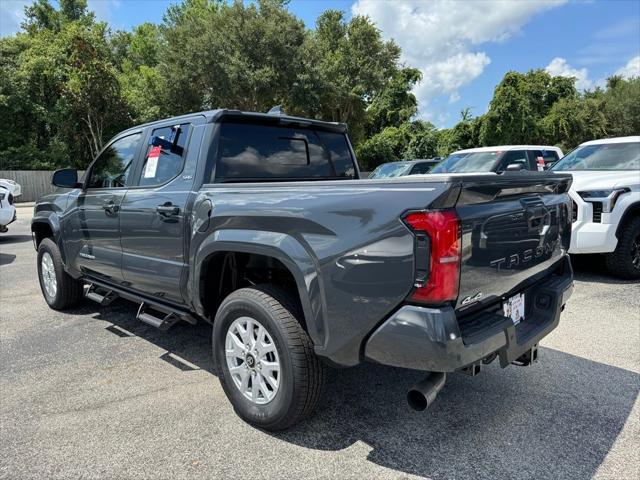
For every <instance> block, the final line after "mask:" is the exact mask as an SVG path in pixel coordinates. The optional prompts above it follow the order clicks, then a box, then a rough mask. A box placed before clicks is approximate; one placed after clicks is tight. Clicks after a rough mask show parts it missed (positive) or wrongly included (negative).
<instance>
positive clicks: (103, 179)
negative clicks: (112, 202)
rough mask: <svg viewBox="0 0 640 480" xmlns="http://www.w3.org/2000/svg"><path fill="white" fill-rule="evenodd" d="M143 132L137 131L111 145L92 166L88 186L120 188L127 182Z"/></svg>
mask: <svg viewBox="0 0 640 480" xmlns="http://www.w3.org/2000/svg"><path fill="white" fill-rule="evenodd" d="M141 140H142V134H141V133H135V134H133V135H129V136H126V137H123V138H120V139H119V140H116V141H115V142H113V143H112V144H111V145H109V146H108V147H107V148H106V149H105V150H104V151H103V152H102V153H101V154H100V156H99V157H98V158H97V160H96V161H95V162H94V164H93V167H91V176H90V177H89V182H88V184H87V188H119V187H124V186H126V184H127V179H128V178H129V175H130V174H131V166H132V163H133V160H134V158H135V156H136V153H137V151H138V148H139V147H140V141H141Z"/></svg>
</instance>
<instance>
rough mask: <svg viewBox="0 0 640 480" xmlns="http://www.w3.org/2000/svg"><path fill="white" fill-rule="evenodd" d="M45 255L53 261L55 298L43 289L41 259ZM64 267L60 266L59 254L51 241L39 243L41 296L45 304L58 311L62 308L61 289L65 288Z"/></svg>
mask: <svg viewBox="0 0 640 480" xmlns="http://www.w3.org/2000/svg"><path fill="white" fill-rule="evenodd" d="M45 253H48V254H49V255H51V259H52V260H53V268H54V270H55V274H56V296H55V297H50V296H49V294H48V293H47V290H46V289H45V288H44V284H43V281H42V257H43V255H44V254H45ZM64 274H65V272H64V267H63V266H62V260H61V258H60V252H59V251H58V247H57V246H56V244H55V243H53V241H51V240H50V239H48V238H45V239H44V240H42V242H40V245H39V246H38V281H39V282H40V290H42V296H43V297H44V300H45V301H46V302H47V304H48V305H49V306H50V307H51V308H54V309H58V308H61V307H62V289H63V288H65V284H64V280H65V278H64Z"/></svg>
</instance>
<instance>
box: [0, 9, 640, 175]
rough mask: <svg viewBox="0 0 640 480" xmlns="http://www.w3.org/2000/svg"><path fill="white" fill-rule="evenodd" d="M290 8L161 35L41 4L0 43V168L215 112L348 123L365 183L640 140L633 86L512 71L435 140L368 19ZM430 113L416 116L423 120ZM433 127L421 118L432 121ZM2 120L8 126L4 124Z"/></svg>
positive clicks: (166, 26) (41, 163)
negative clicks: (500, 149) (280, 110)
mask: <svg viewBox="0 0 640 480" xmlns="http://www.w3.org/2000/svg"><path fill="white" fill-rule="evenodd" d="M287 3H288V2H287V1H286V0H257V1H255V2H243V1H241V0H235V1H233V2H227V1H220V0H185V1H183V2H182V3H179V4H174V5H171V6H170V7H169V8H168V10H167V11H166V12H165V15H164V18H163V20H162V22H160V23H159V24H154V23H143V24H141V25H138V26H136V27H135V28H133V29H132V30H131V31H123V30H113V29H111V28H110V27H109V26H108V25H107V24H106V23H104V22H99V21H97V20H96V18H95V15H94V14H93V13H92V12H90V11H89V10H88V8H87V0H59V1H58V2H56V3H55V4H54V3H52V2H50V1H49V0H35V1H33V3H32V4H31V5H29V6H27V7H26V8H25V20H24V22H23V24H22V30H21V31H20V32H19V33H18V34H16V35H13V36H9V37H3V38H0V114H1V115H2V118H3V120H5V121H3V122H2V123H0V168H2V169H38V168H43V169H50V168H57V167H61V166H67V165H72V166H75V167H78V168H84V167H86V166H87V164H88V163H89V162H90V161H91V159H92V158H93V156H94V155H95V154H96V152H97V151H98V150H99V149H100V148H101V146H102V145H103V144H104V142H105V141H107V140H108V139H109V138H110V137H111V136H112V135H113V134H115V133H117V132H118V131H120V130H123V129H125V128H127V127H129V126H131V125H134V124H137V123H143V122H146V121H149V120H154V119H158V118H163V117H167V116H172V115H179V114H183V113H187V112H193V111H198V110H205V109H211V108H235V109H241V110H252V111H267V110H268V109H269V108H271V107H272V106H274V105H282V106H283V107H284V110H285V111H286V112H287V113H290V114H295V115H301V116H308V117H312V118H319V119H323V120H329V121H339V122H346V123H348V124H349V132H350V136H351V139H352V142H353V143H354V146H355V148H356V153H357V155H358V158H359V161H360V163H361V165H362V167H363V168H364V169H365V170H368V169H372V168H374V167H375V166H377V165H378V164H380V163H383V162H388V161H394V160H399V159H404V158H429V157H433V156H435V155H446V154H448V153H449V152H451V151H453V150H455V149H460V148H467V147H473V146H480V145H489V144H505V143H507V144H508V143H537V142H540V143H547V144H557V145H561V146H562V147H563V148H565V149H567V148H571V147H573V146H575V145H576V144H578V143H580V142H582V141H584V140H589V139H592V138H597V137H603V136H619V135H629V134H638V133H639V132H640V79H638V78H636V79H623V78H620V77H612V78H610V79H609V80H608V82H607V84H606V85H605V86H603V87H602V88H597V89H595V90H593V91H587V92H579V91H577V90H576V88H575V79H572V78H565V77H553V76H551V75H549V74H548V73H547V72H545V71H542V70H532V71H529V72H526V73H519V72H508V73H507V74H506V75H505V76H504V78H503V79H502V81H501V82H500V83H499V84H498V85H497V86H496V89H495V92H494V96H493V99H492V100H491V103H490V105H489V109H488V111H487V112H486V113H485V114H483V115H480V116H477V117H473V116H472V114H471V110H470V109H464V110H463V111H462V112H461V118H460V121H459V122H458V123H457V124H456V125H455V126H454V127H453V128H449V129H441V130H438V129H437V128H436V127H435V126H434V125H433V124H432V123H430V122H428V121H426V120H424V119H420V118H419V117H418V102H417V99H416V97H415V96H414V94H413V93H412V91H413V89H414V87H415V86H416V85H417V84H418V83H419V82H420V81H421V73H420V71H419V70H418V69H415V68H412V67H411V66H407V65H404V64H403V63H401V61H400V55H401V51H400V48H399V47H398V45H397V44H395V43H394V42H393V41H387V40H384V39H383V37H382V35H381V32H380V31H379V29H378V28H377V27H376V25H374V24H373V23H372V22H371V21H370V20H369V19H368V18H367V17H361V16H354V17H353V18H351V19H350V20H347V19H346V18H345V15H344V13H343V12H340V11H336V10H327V11H325V12H324V13H322V14H321V15H320V16H319V17H318V19H317V21H316V24H315V26H314V28H307V27H306V26H305V25H304V23H303V22H302V21H301V20H300V19H299V18H297V17H296V16H295V15H293V14H292V13H291V12H290V11H289V10H288V9H287ZM423 113H424V112H423ZM426 114H427V115H426V116H427V118H428V112H426ZM7 120H8V121H7Z"/></svg>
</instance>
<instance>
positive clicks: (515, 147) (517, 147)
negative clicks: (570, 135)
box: [453, 145, 562, 154]
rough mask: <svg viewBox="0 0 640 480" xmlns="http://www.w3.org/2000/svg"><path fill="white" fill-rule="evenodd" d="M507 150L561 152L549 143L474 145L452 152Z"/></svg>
mask: <svg viewBox="0 0 640 480" xmlns="http://www.w3.org/2000/svg"><path fill="white" fill-rule="evenodd" d="M509 150H555V151H556V152H560V154H562V150H561V149H560V148H559V147H554V146H551V145H496V146H493V147H476V148H466V149H464V150H457V151H455V152H453V153H473V152H495V151H500V152H507V151H509Z"/></svg>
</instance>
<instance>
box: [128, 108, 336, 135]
mask: <svg viewBox="0 0 640 480" xmlns="http://www.w3.org/2000/svg"><path fill="white" fill-rule="evenodd" d="M197 116H202V117H205V119H206V121H207V123H212V122H216V121H219V120H222V119H223V118H225V119H228V120H235V121H243V120H259V121H261V122H264V123H274V124H280V125H291V126H311V125H313V126H315V127H319V128H322V129H326V130H331V131H337V132H346V131H347V124H346V123H339V122H325V121H323V120H315V119H312V118H303V117H295V116H292V115H285V114H283V113H261V112H243V111H241V110H230V109H226V108H221V109H217V110H205V111H202V112H193V113H187V114H185V115H178V116H175V117H169V118H162V119H158V120H154V121H153V122H148V123H144V124H142V125H136V126H134V127H131V128H130V129H128V130H131V129H139V128H142V127H148V126H151V125H155V124H157V123H165V122H176V124H177V123H180V122H181V121H184V120H187V119H189V118H193V117H197Z"/></svg>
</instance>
